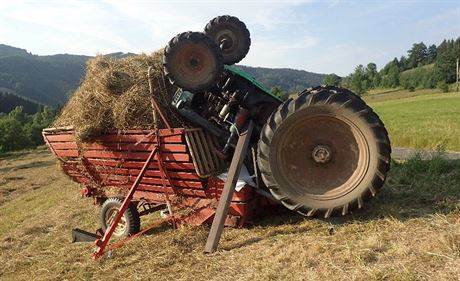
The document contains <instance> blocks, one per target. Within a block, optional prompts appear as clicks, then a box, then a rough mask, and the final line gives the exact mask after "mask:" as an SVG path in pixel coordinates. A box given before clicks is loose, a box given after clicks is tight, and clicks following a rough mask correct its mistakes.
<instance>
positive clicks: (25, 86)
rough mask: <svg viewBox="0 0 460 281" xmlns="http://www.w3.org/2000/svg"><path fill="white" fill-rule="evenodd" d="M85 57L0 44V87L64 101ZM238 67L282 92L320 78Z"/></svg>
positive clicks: (79, 75)
mask: <svg viewBox="0 0 460 281" xmlns="http://www.w3.org/2000/svg"><path fill="white" fill-rule="evenodd" d="M130 55H134V54H132V53H122V52H117V53H112V54H107V56H111V57H115V58H122V57H126V56H130ZM89 58H91V57H90V56H78V55H69V54H59V55H53V56H37V55H33V54H31V53H29V52H27V51H26V50H24V49H19V48H15V47H11V46H7V45H2V44H0V88H6V89H8V90H10V91H12V92H14V93H16V94H17V95H20V96H24V97H27V98H30V99H32V100H36V101H39V102H41V103H44V104H47V105H53V106H56V105H59V104H64V103H65V102H66V101H67V99H68V97H69V95H70V94H71V93H72V92H73V91H74V90H75V89H76V88H77V87H78V85H79V83H80V81H81V79H82V78H83V76H84V71H85V64H86V61H87V60H88V59H89ZM241 67H242V68H244V69H245V70H246V71H248V72H249V73H250V74H251V75H253V76H254V77H255V78H257V79H259V80H260V81H261V82H262V83H263V84H266V85H267V86H268V87H272V86H274V85H278V86H280V87H281V88H282V89H283V90H285V91H297V90H300V89H304V88H306V87H311V86H317V85H319V84H320V83H321V81H322V79H323V77H324V75H322V74H316V73H312V72H307V71H303V70H293V69H270V68H254V67H247V66H241Z"/></svg>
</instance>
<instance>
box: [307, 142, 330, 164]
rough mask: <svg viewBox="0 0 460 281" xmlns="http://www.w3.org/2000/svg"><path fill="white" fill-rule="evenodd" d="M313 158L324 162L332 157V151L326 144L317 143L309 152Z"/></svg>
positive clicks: (317, 161)
mask: <svg viewBox="0 0 460 281" xmlns="http://www.w3.org/2000/svg"><path fill="white" fill-rule="evenodd" d="M311 155H312V157H313V160H314V161H315V162H316V163H319V164H326V163H327V162H329V161H331V159H332V151H331V149H330V148H329V147H328V146H327V145H321V144H320V145H317V146H316V147H315V148H313V151H312V153H311Z"/></svg>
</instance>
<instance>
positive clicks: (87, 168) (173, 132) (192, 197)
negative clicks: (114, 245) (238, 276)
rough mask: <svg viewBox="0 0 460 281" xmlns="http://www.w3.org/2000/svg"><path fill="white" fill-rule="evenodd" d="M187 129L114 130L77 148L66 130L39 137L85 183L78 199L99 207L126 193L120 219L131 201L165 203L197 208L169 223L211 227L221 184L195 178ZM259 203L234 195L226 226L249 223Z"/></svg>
mask: <svg viewBox="0 0 460 281" xmlns="http://www.w3.org/2000/svg"><path fill="white" fill-rule="evenodd" d="M185 130H186V129H184V128H173V129H161V130H158V131H152V130H128V131H121V132H114V133H112V134H106V135H103V136H101V137H100V138H99V139H98V142H97V143H92V144H77V142H76V140H75V136H74V132H73V130H72V129H70V128H67V129H47V130H45V131H44V132H43V136H44V139H45V141H46V143H47V145H48V146H49V147H50V150H51V151H52V152H53V154H55V155H56V156H57V157H58V159H59V163H60V164H61V167H62V169H63V171H64V172H65V173H66V174H67V175H68V176H69V177H70V178H71V179H72V180H74V181H76V182H78V183H81V184H83V185H84V188H83V189H82V195H84V196H91V197H94V198H95V200H96V202H98V203H102V202H103V201H104V199H105V198H108V197H111V196H119V195H120V193H121V194H128V196H125V197H126V198H125V201H124V202H123V203H126V206H125V204H123V207H124V208H122V209H120V211H119V213H118V216H119V217H120V218H121V216H122V215H123V214H124V211H125V210H126V208H127V204H128V203H129V200H132V201H135V202H140V201H145V202H149V203H155V204H158V203H160V204H164V203H165V201H169V202H170V205H171V206H172V207H174V208H178V209H180V208H185V207H187V208H192V209H194V210H195V212H194V213H193V214H191V215H190V216H188V217H184V218H178V217H175V218H174V220H173V222H177V223H182V224H194V225H198V224H202V223H210V222H211V220H212V217H213V216H214V213H215V209H216V207H217V202H218V200H219V198H220V195H221V193H222V190H223V187H224V182H223V181H222V180H220V179H218V178H216V177H208V178H200V177H199V176H198V175H197V173H196V170H195V166H194V164H193V163H192V159H191V155H190V151H189V148H188V146H187V143H186V141H185ZM82 161H84V162H82ZM111 190H114V193H111ZM128 199H129V200H128ZM259 199H260V196H259V195H258V194H256V193H255V192H254V190H253V189H252V188H250V187H245V188H243V189H242V190H241V191H239V192H235V193H234V194H233V197H232V199H231V203H230V207H229V214H228V216H227V219H226V221H225V225H230V226H237V227H239V226H242V225H243V224H245V223H247V222H250V221H251V220H252V219H253V218H254V216H255V215H256V214H257V212H258V211H260V210H261V209H262V208H261V207H260V204H261V202H262V200H259ZM169 219H172V218H171V217H170V218H169ZM116 221H117V220H116ZM118 221H119V219H118ZM114 222H115V221H114ZM114 227H116V226H115V224H114V226H113V227H109V229H108V231H106V233H105V234H104V237H105V238H104V237H103V238H102V239H100V240H99V241H98V244H97V246H98V249H97V251H96V252H95V254H94V256H100V255H101V254H103V253H104V251H105V249H107V247H108V243H109V240H110V236H111V235H112V233H113V229H114ZM111 228H113V229H111ZM109 230H110V232H112V233H111V234H110V235H109ZM144 230H145V229H144ZM144 230H142V231H144ZM128 240H130V239H128Z"/></svg>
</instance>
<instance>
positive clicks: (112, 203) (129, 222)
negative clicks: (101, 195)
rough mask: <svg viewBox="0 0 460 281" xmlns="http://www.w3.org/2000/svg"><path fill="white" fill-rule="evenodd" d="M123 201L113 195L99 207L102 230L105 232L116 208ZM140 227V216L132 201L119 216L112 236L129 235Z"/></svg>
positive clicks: (115, 213)
mask: <svg viewBox="0 0 460 281" xmlns="http://www.w3.org/2000/svg"><path fill="white" fill-rule="evenodd" d="M122 203H123V199H122V198H118V197H113V198H109V199H107V200H106V201H105V202H104V204H102V207H101V225H102V230H103V231H104V232H105V231H106V230H107V228H108V227H109V225H110V223H111V222H112V221H113V220H114V219H115V216H116V215H117V213H118V210H119V208H120V206H121V204H122ZM139 229H140V217H139V213H138V211H137V209H136V206H134V205H133V204H132V203H130V204H129V206H128V209H126V211H125V213H124V215H123V217H122V218H121V220H120V222H119V223H118V226H117V227H116V228H115V231H114V232H113V236H114V237H116V238H124V237H128V236H130V235H133V234H136V233H138V232H139Z"/></svg>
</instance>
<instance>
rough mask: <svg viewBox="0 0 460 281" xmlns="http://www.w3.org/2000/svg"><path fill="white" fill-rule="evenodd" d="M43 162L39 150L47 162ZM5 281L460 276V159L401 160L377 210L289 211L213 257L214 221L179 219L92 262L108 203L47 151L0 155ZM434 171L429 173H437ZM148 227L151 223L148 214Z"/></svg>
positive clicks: (238, 234) (230, 233) (234, 233)
mask: <svg viewBox="0 0 460 281" xmlns="http://www.w3.org/2000/svg"><path fill="white" fill-rule="evenodd" d="M37 159H40V160H39V161H37ZM0 171H1V173H0V260H1V265H0V279H2V280H65V279H69V280H90V279H95V280H102V279H103V280H108V279H120V278H121V276H122V277H123V278H124V279H127V280H130V279H139V280H144V279H147V280H155V279H159V280H290V281H291V280H433V279H436V280H458V277H459V276H460V252H459V249H460V214H459V212H458V210H459V208H460V205H459V203H458V202H459V200H460V194H459V192H458V185H459V184H460V182H459V180H460V161H446V160H442V159H440V158H436V157H435V158H434V159H433V160H431V161H427V162H424V161H420V160H418V159H413V160H410V161H409V162H406V163H405V164H393V167H392V170H391V171H390V176H389V179H388V181H387V183H386V185H385V186H384V188H383V190H382V191H381V193H380V194H378V196H377V198H376V199H374V200H372V201H371V202H370V204H369V205H367V206H366V209H365V210H364V211H361V212H357V213H355V214H353V215H351V216H348V217H345V218H335V219H330V220H328V221H322V220H319V219H307V218H303V217H300V216H298V215H295V214H290V213H285V214H279V215H272V216H271V217H265V218H261V219H260V220H257V221H255V222H254V225H252V226H248V227H246V228H242V229H231V228H226V229H225V230H224V234H223V237H222V240H221V244H220V250H219V251H218V252H217V253H215V254H212V255H205V254H203V247H204V244H205V242H206V237H207V234H208V232H209V228H208V227H185V228H181V229H177V230H174V229H172V228H171V227H169V226H165V227H162V228H160V229H156V230H154V231H150V232H149V234H147V235H143V236H141V237H139V238H135V239H134V240H132V241H130V242H128V243H127V244H125V245H124V246H123V247H121V248H119V249H117V250H115V251H114V252H113V256H112V258H107V257H104V258H102V259H101V260H98V261H96V262H93V261H92V260H91V259H90V255H91V253H92V251H93V250H94V249H95V246H94V244H92V243H86V244H85V243H83V244H71V243H70V231H71V229H72V228H75V227H80V228H82V229H86V230H89V231H94V230H95V229H96V228H98V227H99V226H98V223H97V222H98V208H97V207H96V206H94V205H93V202H92V200H90V199H83V198H81V196H80V192H79V188H78V186H77V185H76V184H74V183H72V182H71V181H70V180H69V179H68V178H67V177H65V176H64V175H63V174H62V173H61V172H60V171H59V170H58V169H57V167H56V165H55V160H54V158H53V157H52V156H51V155H50V153H49V152H48V151H46V150H44V149H40V150H36V151H32V152H22V153H15V154H11V155H9V156H3V157H0ZM427 171H429V172H427ZM142 223H143V226H144V227H145V226H146V225H148V224H147V223H146V221H145V219H143V222H142Z"/></svg>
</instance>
